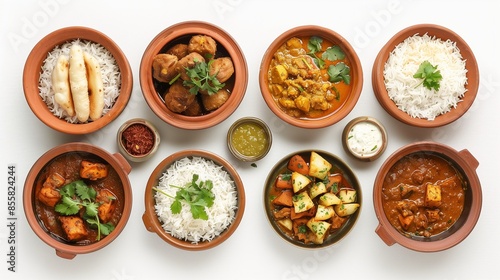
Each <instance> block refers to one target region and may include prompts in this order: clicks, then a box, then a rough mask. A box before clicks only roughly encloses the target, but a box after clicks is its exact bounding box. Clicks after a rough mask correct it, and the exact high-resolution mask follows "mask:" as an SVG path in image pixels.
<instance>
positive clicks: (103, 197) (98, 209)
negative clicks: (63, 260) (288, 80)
mask: <svg viewBox="0 0 500 280" xmlns="http://www.w3.org/2000/svg"><path fill="white" fill-rule="evenodd" d="M34 196H35V199H34V200H33V201H34V208H35V211H36V215H37V218H38V221H39V223H40V225H41V226H42V227H43V228H44V229H45V230H46V231H47V232H48V233H49V234H50V235H51V236H52V237H53V238H55V239H57V240H60V241H62V242H67V243H69V244H75V245H88V244H91V243H94V242H96V241H99V240H100V239H102V238H104V237H105V236H106V235H108V234H109V233H111V232H112V231H113V229H114V227H115V226H116V225H117V224H118V221H119V220H120V218H121V215H122V212H123V206H124V205H123V203H124V192H123V187H122V183H121V180H120V177H119V175H118V174H117V173H116V171H115V170H114V169H113V168H112V167H111V166H110V165H108V164H107V163H105V162H103V161H102V160H101V159H100V158H98V157H95V156H93V155H90V154H87V153H76V152H75V153H66V154H63V155H60V156H58V157H57V158H55V159H54V160H52V161H51V162H50V163H48V164H47V166H45V167H44V169H43V170H42V172H41V173H40V175H39V176H38V178H37V180H36V187H35V193H34Z"/></svg>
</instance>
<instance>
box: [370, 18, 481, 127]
mask: <svg viewBox="0 0 500 280" xmlns="http://www.w3.org/2000/svg"><path fill="white" fill-rule="evenodd" d="M426 33H427V34H428V35H429V36H431V37H432V36H434V37H436V38H439V39H441V40H443V41H446V40H451V41H452V42H455V43H456V46H457V47H458V48H459V49H460V54H461V55H462V58H463V59H464V60H465V64H466V66H465V67H466V69H467V74H466V77H467V83H466V85H465V88H466V90H467V91H466V93H465V95H464V97H463V98H462V99H461V101H460V102H458V104H457V106H456V108H451V110H450V111H449V112H447V113H444V114H441V115H439V116H437V117H436V118H435V119H434V120H432V121H430V120H427V119H422V118H412V117H411V116H410V115H409V114H407V113H405V112H403V111H402V110H400V109H399V108H398V107H397V106H396V104H395V103H394V102H393V101H392V100H391V99H390V98H389V95H388V93H387V89H386V86H385V82H384V74H383V73H384V68H385V63H386V61H387V60H388V58H389V55H390V53H391V52H392V51H393V50H394V48H395V47H396V46H397V45H398V44H400V43H401V42H403V41H404V40H405V39H406V38H408V37H411V36H413V35H415V34H419V35H424V34H426ZM438 69H439V68H438ZM372 86H373V91H374V93H375V96H376V97H377V100H378V102H379V103H380V105H382V107H383V108H384V109H385V110H386V111H387V112H388V113H389V114H390V115H391V116H393V117H394V118H395V119H397V120H399V121H401V122H403V123H405V124H408V125H412V126H416V127H439V126H443V125H446V124H449V123H451V122H453V121H455V120H457V119H458V118H460V117H461V116H462V115H463V114H465V112H467V110H468V109H469V108H470V107H471V106H472V103H473V102H474V99H475V98H476V95H477V91H478V88H479V68H478V65H477V61H476V58H475V56H474V53H473V52H472V50H471V48H470V47H469V45H467V43H466V42H465V41H464V39H462V38H461V37H460V36H459V35H458V34H457V33H455V32H453V31H452V30H450V29H448V28H446V27H443V26H439V25H435V24H418V25H413V26H410V27H407V28H405V29H403V30H401V31H399V32H398V33H396V34H395V35H394V36H393V37H392V38H391V39H390V40H389V41H388V42H387V43H386V44H385V45H384V46H383V47H382V49H381V50H380V52H379V53H378V55H377V57H376V59H375V62H374V64H373V69H372Z"/></svg>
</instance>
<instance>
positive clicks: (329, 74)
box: [268, 36, 352, 119]
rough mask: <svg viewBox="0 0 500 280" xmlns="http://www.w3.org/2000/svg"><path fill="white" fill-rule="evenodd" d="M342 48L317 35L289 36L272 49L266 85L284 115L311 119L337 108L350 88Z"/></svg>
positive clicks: (347, 64)
mask: <svg viewBox="0 0 500 280" xmlns="http://www.w3.org/2000/svg"><path fill="white" fill-rule="evenodd" d="M350 66H351V65H350V61H349V59H348V57H347V56H346V54H345V53H344V51H343V50H342V49H341V48H340V47H339V46H338V45H335V44H334V43H332V42H329V41H326V40H323V39H322V38H320V37H317V36H311V37H293V38H291V39H289V40H288V41H287V42H285V43H284V44H283V45H282V46H281V47H279V48H278V50H277V51H276V52H275V53H274V56H273V59H272V60H271V64H270V66H269V72H268V82H269V84H268V87H269V90H270V92H271V93H272V95H273V98H274V100H275V102H276V104H278V106H279V107H280V108H281V109H282V110H283V111H284V112H285V113H287V114H288V115H290V116H292V117H295V118H300V119H315V118H321V117H324V116H327V115H329V114H332V113H333V112H335V111H336V110H338V109H339V108H340V107H341V106H342V104H343V103H344V101H345V100H346V99H347V97H348V95H349V93H350V92H351V89H352V86H351V73H350V68H351V67H350Z"/></svg>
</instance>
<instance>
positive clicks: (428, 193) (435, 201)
mask: <svg viewBox="0 0 500 280" xmlns="http://www.w3.org/2000/svg"><path fill="white" fill-rule="evenodd" d="M440 205H441V186H439V185H433V184H427V188H426V189H425V206H427V207H439V206H440Z"/></svg>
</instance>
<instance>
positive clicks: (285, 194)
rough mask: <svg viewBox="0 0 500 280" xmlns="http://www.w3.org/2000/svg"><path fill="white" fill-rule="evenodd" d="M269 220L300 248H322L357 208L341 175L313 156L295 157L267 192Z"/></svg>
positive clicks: (331, 165)
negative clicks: (307, 245)
mask: <svg viewBox="0 0 500 280" xmlns="http://www.w3.org/2000/svg"><path fill="white" fill-rule="evenodd" d="M267 203H269V205H270V207H269V208H270V209H271V212H272V217H273V218H274V221H275V222H276V224H277V225H278V226H279V227H280V229H281V230H282V232H283V233H285V234H286V235H287V236H289V237H290V238H292V239H294V240H296V241H299V242H303V243H304V244H322V243H323V242H324V241H325V240H326V239H327V238H328V236H330V235H332V234H334V233H335V232H336V231H338V230H340V229H341V228H342V226H343V225H344V224H345V223H346V222H347V220H348V219H349V216H350V215H352V214H353V213H355V212H356V211H357V210H358V208H359V206H360V204H359V203H358V199H357V192H356V190H355V189H353V188H352V186H350V184H349V183H348V181H347V180H346V178H344V175H343V174H342V173H341V171H339V170H337V169H336V168H335V166H334V165H333V164H332V163H330V162H328V161H327V160H325V159H324V158H323V157H322V156H321V155H319V154H318V153H316V152H314V151H313V152H311V154H310V157H309V158H304V157H303V156H302V155H301V154H296V155H294V156H292V157H291V158H290V160H289V161H288V164H287V167H286V169H285V170H283V171H282V172H280V173H279V174H278V175H277V177H276V180H275V183H274V185H273V186H272V187H271V190H270V192H269V197H268V202H267Z"/></svg>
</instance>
